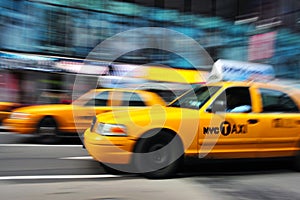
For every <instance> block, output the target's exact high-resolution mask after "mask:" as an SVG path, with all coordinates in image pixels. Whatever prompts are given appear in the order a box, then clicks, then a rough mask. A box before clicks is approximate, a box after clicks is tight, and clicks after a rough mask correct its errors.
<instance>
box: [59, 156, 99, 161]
mask: <svg viewBox="0 0 300 200" xmlns="http://www.w3.org/2000/svg"><path fill="white" fill-rule="evenodd" d="M58 159H60V160H93V157H92V156H74V157H62V158H58Z"/></svg>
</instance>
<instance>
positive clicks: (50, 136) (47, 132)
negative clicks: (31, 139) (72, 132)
mask: <svg viewBox="0 0 300 200" xmlns="http://www.w3.org/2000/svg"><path fill="white" fill-rule="evenodd" d="M57 131H58V128H57V124H56V122H55V120H54V119H53V118H52V117H45V118H43V119H42V120H41V121H40V122H39V124H38V127H37V132H36V134H37V137H38V138H37V141H38V142H39V143H46V144H51V143H57V142H59V141H60V139H59V138H58V137H57Z"/></svg>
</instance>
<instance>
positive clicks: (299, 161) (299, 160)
mask: <svg viewBox="0 0 300 200" xmlns="http://www.w3.org/2000/svg"><path fill="white" fill-rule="evenodd" d="M294 168H295V170H296V171H298V172H300V151H298V152H297V154H296V156H295V158H294Z"/></svg>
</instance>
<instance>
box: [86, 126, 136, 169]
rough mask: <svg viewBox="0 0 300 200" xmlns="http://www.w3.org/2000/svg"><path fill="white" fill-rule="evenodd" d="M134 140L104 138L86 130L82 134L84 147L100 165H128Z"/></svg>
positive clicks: (128, 138) (127, 138)
mask: <svg viewBox="0 0 300 200" xmlns="http://www.w3.org/2000/svg"><path fill="white" fill-rule="evenodd" d="M134 144H135V140H133V139H132V138H130V137H116V136H115V137H113V136H111V137H106V136H102V135H99V134H97V133H94V132H91V131H90V129H87V130H86V131H85V133H84V147H85V149H86V150H87V151H88V153H89V154H90V155H91V156H92V157H93V158H94V159H95V160H97V161H99V162H101V163H110V164H130V162H131V158H132V154H133V152H132V149H133V146H134Z"/></svg>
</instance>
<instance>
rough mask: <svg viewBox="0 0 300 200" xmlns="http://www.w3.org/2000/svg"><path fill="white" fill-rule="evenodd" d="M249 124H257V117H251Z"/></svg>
mask: <svg viewBox="0 0 300 200" xmlns="http://www.w3.org/2000/svg"><path fill="white" fill-rule="evenodd" d="M247 122H248V124H256V123H257V122H258V120H257V119H249V120H248V121H247Z"/></svg>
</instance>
